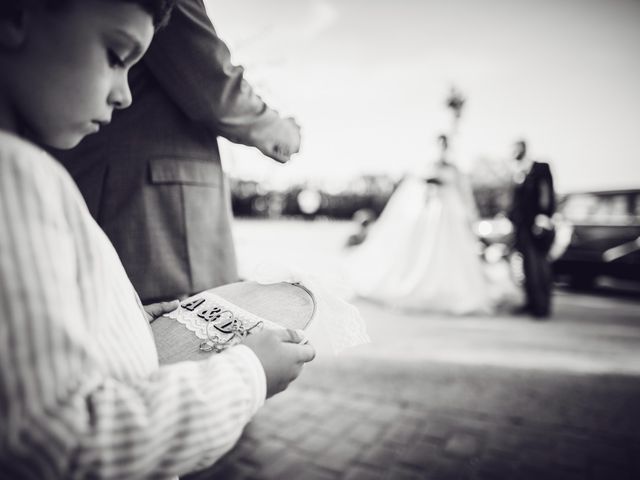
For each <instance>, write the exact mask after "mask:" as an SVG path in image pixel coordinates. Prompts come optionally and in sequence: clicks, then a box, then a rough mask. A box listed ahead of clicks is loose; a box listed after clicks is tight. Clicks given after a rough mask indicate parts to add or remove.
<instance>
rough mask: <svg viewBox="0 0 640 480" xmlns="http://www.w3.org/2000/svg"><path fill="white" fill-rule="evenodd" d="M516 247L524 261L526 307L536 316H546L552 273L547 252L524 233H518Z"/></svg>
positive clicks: (548, 313)
mask: <svg viewBox="0 0 640 480" xmlns="http://www.w3.org/2000/svg"><path fill="white" fill-rule="evenodd" d="M516 249H517V250H518V251H519V252H520V253H521V254H522V259H523V262H524V288H525V293H526V298H527V304H526V309H527V310H528V311H529V312H531V313H532V314H533V315H534V316H536V317H540V318H542V317H548V316H549V315H550V314H551V289H552V285H553V273H552V270H551V263H550V262H549V260H548V258H547V252H546V251H543V250H540V249H539V248H538V247H537V246H536V245H535V242H534V239H533V238H532V236H531V235H526V234H521V235H518V240H517V242H516Z"/></svg>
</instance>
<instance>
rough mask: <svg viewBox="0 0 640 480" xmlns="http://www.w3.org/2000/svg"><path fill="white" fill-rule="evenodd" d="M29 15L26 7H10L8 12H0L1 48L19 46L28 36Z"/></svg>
mask: <svg viewBox="0 0 640 480" xmlns="http://www.w3.org/2000/svg"><path fill="white" fill-rule="evenodd" d="M28 17H29V15H28V13H27V10H26V9H25V8H20V7H15V8H11V7H9V11H8V12H0V48H17V47H19V46H21V45H22V44H23V43H24V41H25V39H26V38H27V23H28V21H29V18H28Z"/></svg>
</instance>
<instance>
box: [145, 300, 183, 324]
mask: <svg viewBox="0 0 640 480" xmlns="http://www.w3.org/2000/svg"><path fill="white" fill-rule="evenodd" d="M179 306H180V300H172V301H170V302H158V303H151V304H149V305H144V306H143V308H144V313H145V314H146V317H147V321H148V322H149V323H152V322H153V321H154V320H155V319H156V318H158V317H160V316H162V315H164V314H165V313H169V312H171V311H173V310H175V309H176V308H178V307H179Z"/></svg>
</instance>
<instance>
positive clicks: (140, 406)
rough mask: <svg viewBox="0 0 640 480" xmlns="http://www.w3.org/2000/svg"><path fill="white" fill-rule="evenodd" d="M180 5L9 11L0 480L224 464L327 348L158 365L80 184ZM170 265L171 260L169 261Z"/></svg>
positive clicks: (272, 349) (18, 1) (20, 1)
mask: <svg viewBox="0 0 640 480" xmlns="http://www.w3.org/2000/svg"><path fill="white" fill-rule="evenodd" d="M169 3H170V2H169V1H167V0H119V1H114V0H109V1H107V0H55V1H54V0H13V1H12V2H9V5H7V2H5V1H3V3H2V4H1V5H0V225H1V229H0V312H1V314H2V318H1V319H0V478H11V479H20V478H37V479H49V478H65V479H66V478H85V477H91V478H94V477H95V478H98V477H99V478H118V479H124V478H127V479H133V478H168V477H172V476H176V475H180V474H183V473H186V472H189V471H192V470H194V469H197V468H202V467H205V466H207V465H209V464H211V463H213V462H215V461H216V460H217V459H218V458H219V457H220V456H221V455H222V454H224V453H225V452H226V451H227V450H229V449H230V448H231V447H232V446H233V444H234V443H235V441H236V440H237V439H238V437H239V435H240V433H241V431H242V429H243V427H244V426H245V424H246V423H247V422H248V421H249V419H250V418H251V417H252V415H253V414H254V413H255V411H256V410H257V409H258V408H259V406H260V405H262V403H263V402H264V399H265V396H270V395H273V394H275V393H277V392H279V391H281V390H283V389H284V388H286V386H287V384H288V383H289V382H290V381H291V380H293V379H294V378H295V377H296V376H297V375H298V373H299V372H300V369H301V367H302V365H303V363H304V362H307V361H310V360H311V359H312V358H313V356H314V350H313V348H312V347H310V346H308V345H297V344H295V343H293V342H295V340H296V339H295V338H292V337H291V336H290V335H289V334H288V333H287V332H286V331H282V332H279V333H276V332H273V331H267V330H265V331H263V332H261V333H257V334H255V335H251V336H249V337H248V338H247V339H246V341H245V343H244V345H239V346H236V347H232V348H230V349H229V350H227V351H225V352H224V353H221V354H219V355H214V356H211V357H208V358H207V359H206V360H203V361H199V362H183V363H178V364H174V365H171V366H166V367H159V366H158V360H157V351H156V347H155V344H154V342H153V337H152V334H151V331H150V328H149V324H148V321H149V318H150V317H152V316H154V315H158V314H161V313H163V312H164V311H167V310H170V309H172V308H173V307H175V304H163V305H155V306H152V308H148V311H145V310H144V308H143V307H142V305H141V304H140V302H139V300H138V296H137V294H136V293H135V291H134V290H133V288H132V286H131V284H130V282H129V281H128V279H127V277H126V274H125V272H124V269H123V267H122V265H121V263H120V261H119V259H118V256H117V254H116V253H115V251H114V250H113V247H112V246H111V244H110V243H109V241H108V240H107V238H106V236H105V235H104V234H103V232H102V231H101V230H100V228H99V227H98V226H97V224H96V223H95V222H94V221H93V220H92V218H91V216H90V215H89V213H88V211H87V209H86V206H85V204H84V203H83V200H82V198H81V196H80V194H79V192H78V191H77V189H76V187H75V185H74V183H73V181H72V180H71V178H70V177H69V176H68V175H67V174H66V172H65V170H64V169H63V168H62V167H61V166H59V165H58V164H57V163H56V162H55V161H54V160H53V159H52V158H51V157H49V156H48V155H47V154H45V153H44V152H43V151H42V150H40V149H39V148H38V147H36V146H35V145H34V144H33V143H30V142H29V140H30V141H33V142H36V143H37V144H42V145H47V146H51V147H55V148H71V147H73V146H75V145H76V144H78V142H80V140H81V139H82V138H83V137H84V136H86V135H87V134H89V133H92V132H95V131H97V130H98V129H99V128H100V127H101V126H102V125H103V124H105V123H108V122H109V120H110V118H111V114H112V112H113V110H114V109H116V108H126V107H127V106H128V105H129V104H130V103H131V95H130V92H129V87H128V84H127V73H128V70H129V68H130V67H131V66H132V65H133V64H134V63H135V62H137V61H138V60H139V59H140V57H141V56H142V54H143V53H144V51H145V50H146V49H147V47H148V46H149V43H150V42H151V39H152V36H153V32H154V25H158V24H159V23H161V21H162V19H163V18H164V16H165V15H166V12H167V10H168V4H169ZM159 261H161V259H159Z"/></svg>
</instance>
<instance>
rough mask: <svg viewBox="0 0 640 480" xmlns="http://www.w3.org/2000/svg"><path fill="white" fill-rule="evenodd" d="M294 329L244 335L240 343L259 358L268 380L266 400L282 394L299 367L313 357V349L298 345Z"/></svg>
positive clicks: (308, 346)
mask: <svg viewBox="0 0 640 480" xmlns="http://www.w3.org/2000/svg"><path fill="white" fill-rule="evenodd" d="M301 340H302V337H301V336H300V335H299V334H297V333H296V332H295V331H293V330H285V329H273V330H272V329H266V328H265V329H264V330H262V331H260V332H257V333H253V334H251V335H249V336H247V337H246V338H245V339H244V341H243V344H244V345H246V346H247V347H249V348H250V349H251V350H253V352H254V353H255V354H256V356H257V357H258V358H259V359H260V362H261V363H262V367H263V368H264V373H265V375H266V377H267V398H269V397H271V396H272V395H275V394H276V393H279V392H281V391H283V390H284V389H285V388H287V386H288V385H289V383H290V382H291V381H293V380H295V378H296V377H297V376H298V375H299V374H300V370H302V365H304V364H305V363H306V362H310V361H311V360H313V358H314V357H315V356H316V352H315V350H314V348H313V347H312V346H311V345H309V344H306V345H300V344H299V342H300V341H301Z"/></svg>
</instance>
